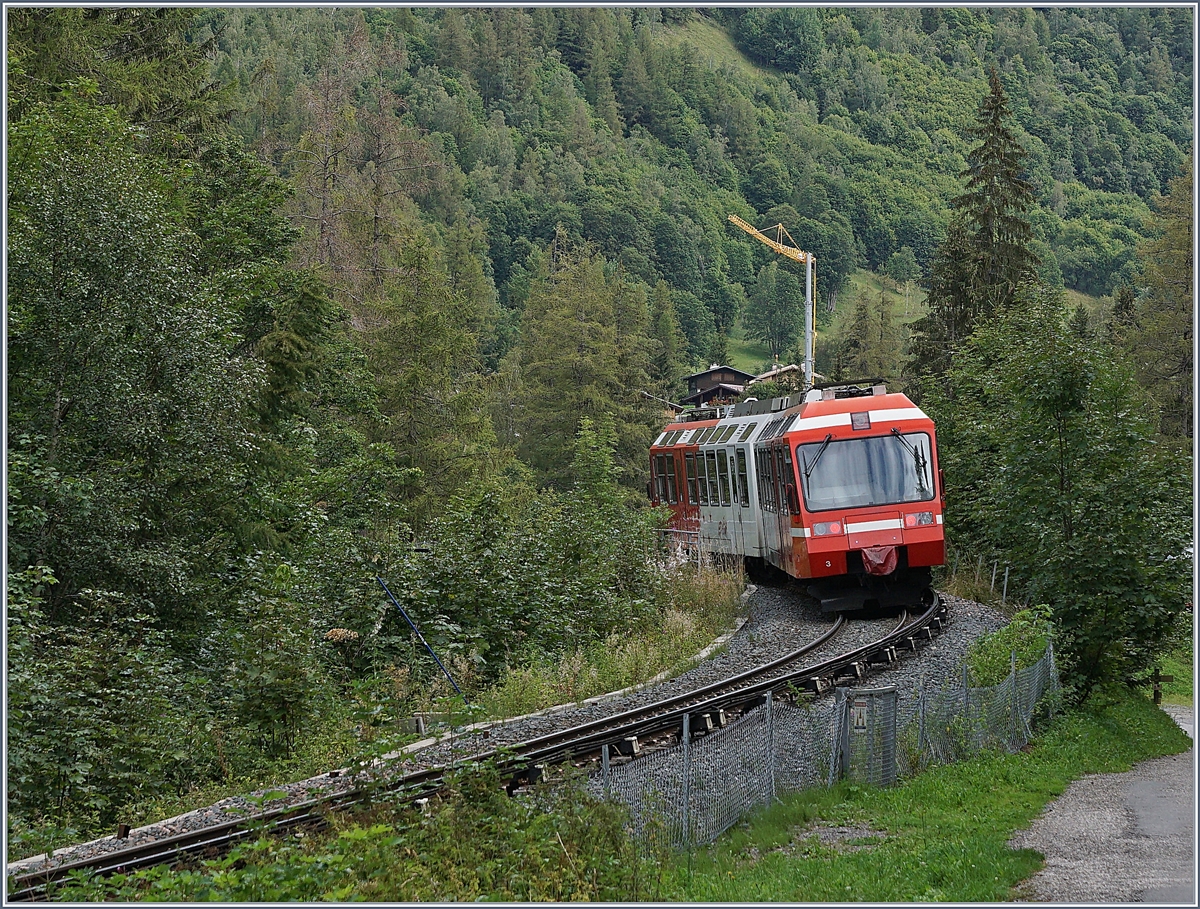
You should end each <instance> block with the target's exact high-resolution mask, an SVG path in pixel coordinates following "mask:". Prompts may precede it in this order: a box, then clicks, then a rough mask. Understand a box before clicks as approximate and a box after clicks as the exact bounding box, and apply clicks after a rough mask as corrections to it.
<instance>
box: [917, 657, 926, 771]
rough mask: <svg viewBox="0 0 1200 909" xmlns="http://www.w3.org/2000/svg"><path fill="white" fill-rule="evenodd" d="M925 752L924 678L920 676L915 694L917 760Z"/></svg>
mask: <svg viewBox="0 0 1200 909" xmlns="http://www.w3.org/2000/svg"><path fill="white" fill-rule="evenodd" d="M924 754H925V678H924V676H922V677H921V688H920V691H919V693H918V694H917V761H918V762H920V760H921V757H922V755H924Z"/></svg>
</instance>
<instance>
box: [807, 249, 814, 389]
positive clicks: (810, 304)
mask: <svg viewBox="0 0 1200 909" xmlns="http://www.w3.org/2000/svg"><path fill="white" fill-rule="evenodd" d="M805 266H806V267H805V269H804V382H805V385H806V386H807V387H808V388H812V387H813V384H814V381H813V374H814V365H813V339H814V337H815V336H816V331H815V329H816V325H814V324H813V323H814V322H815V321H816V318H817V314H816V309H815V304H814V301H813V279H814V278H815V277H816V275H815V274H814V273H813V257H812V256H809V257H808V261H807V262H806V263H805Z"/></svg>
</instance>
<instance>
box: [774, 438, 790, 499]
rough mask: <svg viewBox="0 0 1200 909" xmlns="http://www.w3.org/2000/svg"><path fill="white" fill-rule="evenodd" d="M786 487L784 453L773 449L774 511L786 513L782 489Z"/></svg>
mask: <svg viewBox="0 0 1200 909" xmlns="http://www.w3.org/2000/svg"><path fill="white" fill-rule="evenodd" d="M786 486H787V474H785V472H784V451H782V449H775V483H774V488H773V492H774V493H775V511H779V512H782V513H785V514H786V513H787V499H786V496H785V495H784V488H785V487H786Z"/></svg>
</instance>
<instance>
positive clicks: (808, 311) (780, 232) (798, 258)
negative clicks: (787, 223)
mask: <svg viewBox="0 0 1200 909" xmlns="http://www.w3.org/2000/svg"><path fill="white" fill-rule="evenodd" d="M729 220H730V221H732V222H733V223H734V224H735V225H737V226H738V227H740V228H741V229H742V230H744V231H745V232H746V233H748V234H749V235H750V236H752V237H754V239H756V240H758V241H759V242H761V243H765V244H766V245H767V246H769V247H771V249H773V250H775V252H777V253H779V254H780V255H781V256H787V257H788V258H789V259H791V260H792V261H793V262H799V263H800V264H801V265H803V266H804V273H805V282H804V381H805V382H806V383H807V385H808V387H809V388H811V387H812V384H813V332H814V329H815V327H816V311H815V310H814V309H813V300H815V299H816V285H817V258H816V256H814V255H813V254H812V253H807V252H805V251H804V250H802V249H800V247H799V246H797V245H796V241H795V240H793V239H792V235H791V234H789V233H788V232H787V228H786V227H784V226H783V225H782V224H776V225H775V226H774V227H768V228H767V230H770V231H774V232H775V239H774V240H772V239H771V238H770V237H768V236H767V235H766V234H765V233H763V232H762V231H761V230H759V229H758V228H757V227H755V226H754V225H753V224H750V223H749V222H747V221H744V220H742V219H741V218H739V217H738V216H737V215H730V216H729ZM784 237H787V238H788V240H790V241H791V243H792V245H791V246H788V245H787V244H786V243H784V242H783V238H784Z"/></svg>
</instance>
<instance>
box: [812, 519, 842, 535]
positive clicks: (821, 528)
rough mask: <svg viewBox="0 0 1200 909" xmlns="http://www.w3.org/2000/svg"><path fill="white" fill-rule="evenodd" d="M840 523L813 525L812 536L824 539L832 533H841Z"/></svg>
mask: <svg viewBox="0 0 1200 909" xmlns="http://www.w3.org/2000/svg"><path fill="white" fill-rule="evenodd" d="M841 532H842V523H841V521H823V522H822V523H820V524H813V536H818V537H824V536H828V535H829V534H832V533H841Z"/></svg>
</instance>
